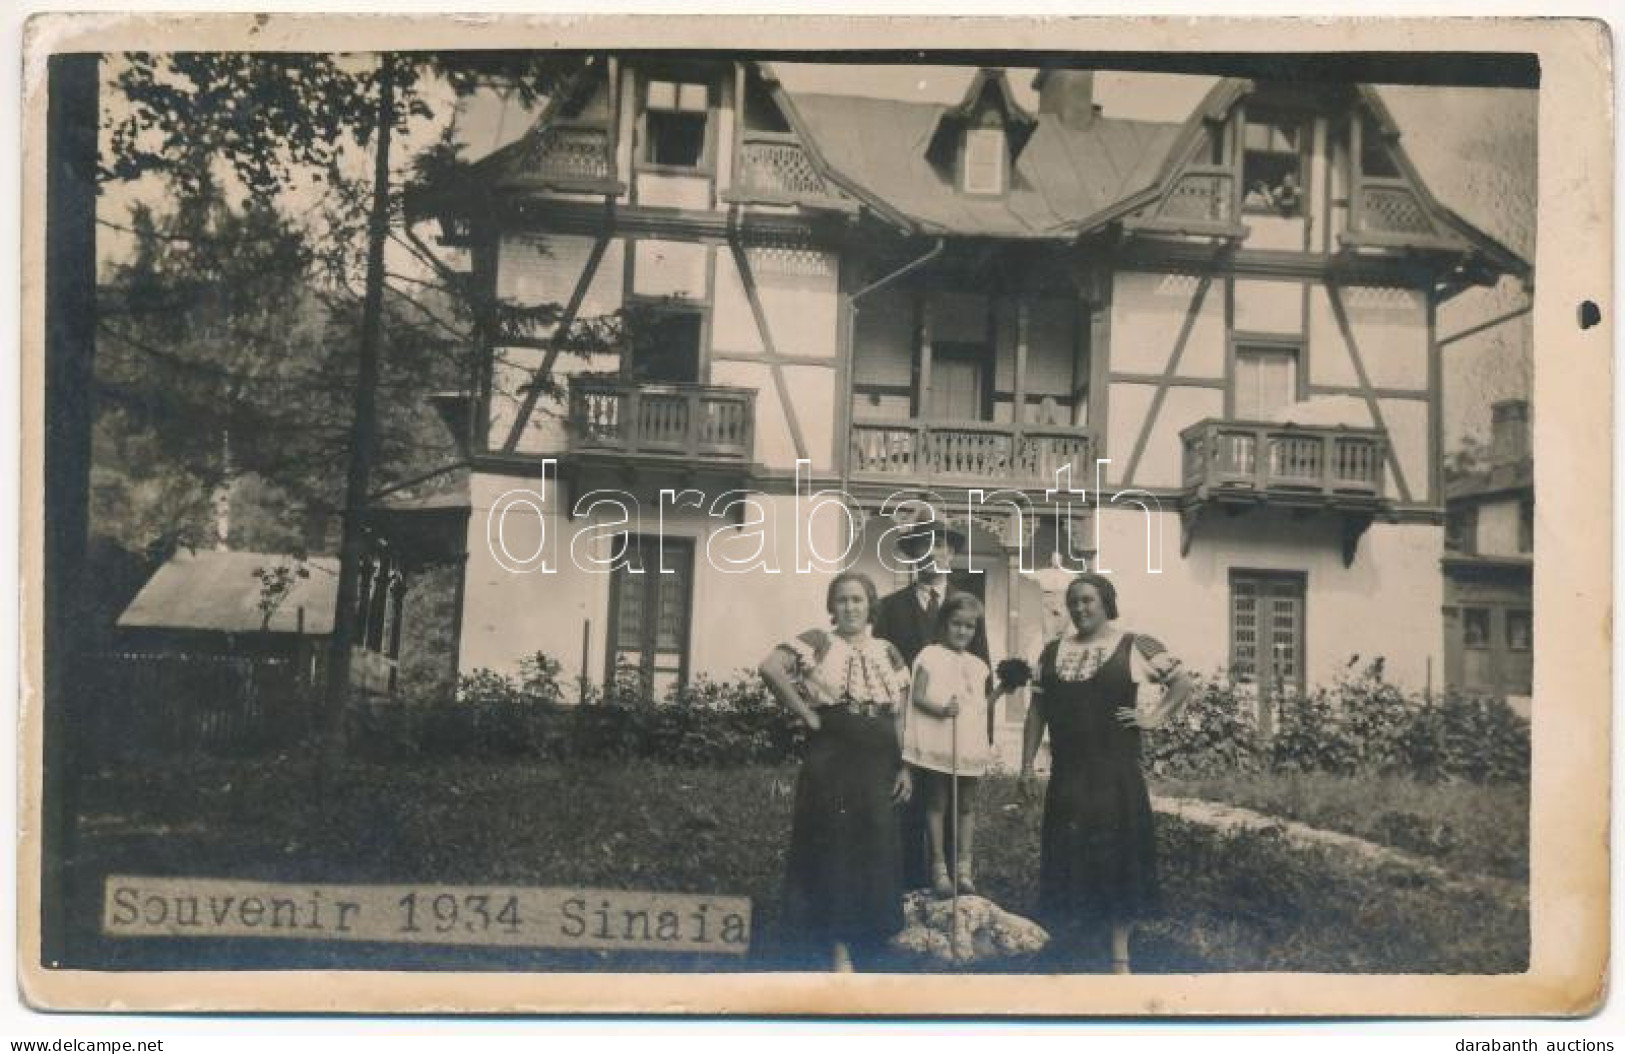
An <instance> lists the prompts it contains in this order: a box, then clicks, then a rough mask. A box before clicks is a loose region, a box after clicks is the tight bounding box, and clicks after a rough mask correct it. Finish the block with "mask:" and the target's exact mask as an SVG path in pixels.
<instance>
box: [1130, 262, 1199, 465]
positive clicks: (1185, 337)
mask: <svg viewBox="0 0 1625 1054" xmlns="http://www.w3.org/2000/svg"><path fill="white" fill-rule="evenodd" d="M1212 285H1213V276H1212V275H1210V274H1209V275H1203V276H1202V280H1201V282H1199V283H1198V284H1197V286H1196V292H1195V293H1194V294H1193V295H1192V296H1191V306H1190V307H1189V308H1188V309H1187V310H1186V311H1185V321H1184V324H1183V325H1181V326H1180V328H1179V338H1178V339H1177V340H1176V341H1175V342H1174V349H1173V351H1172V352H1171V353H1170V354H1169V356H1168V365H1167V366H1166V367H1164V368H1163V371H1162V377H1161V379H1160V381H1159V383H1158V385H1157V391H1156V393H1155V394H1154V395H1152V396H1151V406H1150V407H1149V408H1148V409H1147V410H1146V414H1145V421H1144V423H1142V424H1141V425H1140V434H1139V436H1138V438H1136V439H1135V441H1134V452H1133V453H1132V454H1130V455H1129V459H1128V468H1127V469H1125V470H1124V472H1123V476H1122V482H1123V486H1125V487H1128V486H1132V485H1133V484H1134V473H1135V472H1136V471H1137V470H1138V469H1139V467H1140V458H1141V457H1143V456H1144V455H1145V448H1146V444H1147V443H1149V442H1150V441H1151V430H1152V428H1154V427H1155V426H1156V423H1157V415H1158V414H1160V413H1161V412H1162V403H1163V400H1164V399H1166V398H1167V397H1168V387H1169V385H1170V383H1171V382H1172V380H1173V378H1174V376H1175V374H1177V373H1178V372H1179V360H1180V359H1181V358H1183V357H1184V355H1185V345H1186V344H1188V343H1189V342H1190V337H1191V332H1192V331H1193V330H1194V329H1195V328H1196V320H1197V319H1198V318H1200V317H1201V315H1202V304H1203V302H1204V301H1206V300H1207V291H1208V289H1209V288H1210V287H1211V286H1212Z"/></svg>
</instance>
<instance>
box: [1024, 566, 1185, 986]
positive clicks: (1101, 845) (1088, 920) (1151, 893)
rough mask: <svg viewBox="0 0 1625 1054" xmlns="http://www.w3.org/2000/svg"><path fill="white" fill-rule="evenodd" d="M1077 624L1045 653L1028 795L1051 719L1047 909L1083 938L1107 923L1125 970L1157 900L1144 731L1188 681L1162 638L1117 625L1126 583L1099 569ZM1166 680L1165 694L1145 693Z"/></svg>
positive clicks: (1080, 592)
mask: <svg viewBox="0 0 1625 1054" xmlns="http://www.w3.org/2000/svg"><path fill="white" fill-rule="evenodd" d="M1066 607H1067V613H1068V615H1070V616H1071V619H1072V625H1073V632H1072V633H1070V634H1064V635H1062V636H1061V637H1059V638H1058V639H1056V640H1054V641H1051V642H1050V643H1049V645H1048V646H1047V647H1045V648H1044V651H1043V655H1042V656H1041V658H1040V659H1039V664H1038V672H1037V677H1036V683H1035V686H1034V701H1033V705H1032V706H1031V707H1030V708H1029V709H1028V711H1027V723H1026V726H1025V729H1024V733H1025V734H1024V736H1023V739H1022V751H1021V780H1022V786H1023V789H1024V791H1025V792H1026V793H1025V794H1024V797H1026V798H1028V800H1030V799H1031V796H1032V795H1031V790H1032V786H1033V768H1032V765H1033V756H1034V755H1035V754H1036V753H1037V752H1038V745H1039V743H1040V742H1041V741H1042V739H1043V736H1044V729H1045V727H1046V726H1048V728H1049V735H1050V757H1051V771H1050V780H1049V790H1048V793H1047V794H1046V795H1045V798H1044V821H1043V828H1042V840H1041V849H1040V857H1039V877H1038V900H1039V914H1040V917H1041V918H1042V920H1043V921H1044V923H1045V924H1046V925H1047V926H1048V927H1049V928H1050V931H1051V934H1052V935H1053V936H1054V937H1055V938H1056V939H1057V940H1058V941H1059V942H1061V943H1063V944H1072V945H1074V947H1075V946H1076V944H1077V942H1078V941H1079V939H1080V938H1087V937H1088V936H1089V935H1090V934H1092V933H1098V932H1099V929H1100V928H1101V927H1110V930H1111V956H1112V969H1113V971H1114V972H1117V973H1127V972H1128V968H1129V934H1130V931H1131V928H1132V926H1133V923H1134V922H1135V921H1136V920H1137V919H1140V918H1144V917H1146V916H1147V915H1149V914H1151V913H1152V912H1154V911H1155V910H1156V908H1157V906H1158V899H1159V891H1158V886H1157V866H1156V838H1155V832H1154V830H1153V827H1152V817H1151V800H1150V796H1149V795H1148V794H1147V792H1146V787H1145V777H1144V776H1143V775H1142V774H1141V772H1140V730H1141V729H1145V728H1156V727H1158V726H1160V725H1161V724H1163V723H1164V722H1165V721H1167V720H1168V718H1170V717H1172V716H1173V715H1174V714H1175V713H1177V712H1178V711H1179V710H1181V709H1182V708H1183V707H1184V705H1185V703H1186V701H1187V700H1188V699H1189V698H1190V694H1191V687H1192V686H1191V681H1190V677H1189V675H1187V674H1186V673H1185V672H1184V671H1183V670H1182V669H1181V668H1180V666H1179V662H1178V660H1176V659H1174V658H1173V656H1171V655H1169V654H1168V652H1167V651H1166V650H1164V648H1163V646H1162V645H1161V644H1160V643H1158V642H1157V640H1156V639H1155V638H1153V637H1148V636H1145V635H1143V634H1135V633H1127V632H1123V631H1122V630H1119V629H1118V628H1117V627H1116V626H1114V625H1113V622H1114V621H1115V620H1116V618H1117V590H1116V588H1115V587H1114V586H1113V585H1112V583H1111V581H1110V580H1109V579H1106V578H1103V577H1101V576H1100V575H1094V574H1084V575H1079V576H1078V577H1077V578H1076V579H1074V580H1073V581H1072V584H1071V585H1069V586H1068V587H1067V591H1066ZM1144 684H1154V685H1161V686H1162V687H1163V688H1164V692H1163V695H1162V698H1161V699H1160V701H1159V700H1147V699H1142V698H1140V686H1141V685H1144Z"/></svg>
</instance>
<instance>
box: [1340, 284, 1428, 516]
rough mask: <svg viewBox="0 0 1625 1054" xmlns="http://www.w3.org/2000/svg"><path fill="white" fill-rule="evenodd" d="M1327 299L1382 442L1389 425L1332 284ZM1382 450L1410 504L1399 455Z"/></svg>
mask: <svg viewBox="0 0 1625 1054" xmlns="http://www.w3.org/2000/svg"><path fill="white" fill-rule="evenodd" d="M1326 296H1327V299H1328V300H1330V301H1331V305H1332V315H1333V317H1335V318H1336V319H1337V329H1338V332H1340V333H1341V334H1342V335H1343V343H1344V344H1345V345H1346V346H1347V347H1348V353H1349V359H1350V361H1352V362H1353V363H1354V374H1355V376H1356V377H1357V378H1358V379H1359V382H1360V392H1361V394H1362V395H1363V396H1364V397H1365V401H1366V406H1367V407H1368V408H1369V409H1370V411H1371V420H1372V422H1373V423H1374V424H1375V425H1376V426H1377V427H1378V428H1380V429H1382V434H1383V436H1384V437H1385V438H1389V437H1391V435H1392V433H1390V432H1389V431H1388V424H1387V422H1386V421H1384V420H1383V416H1382V404H1381V402H1379V401H1378V399H1377V394H1376V392H1375V390H1373V389H1372V387H1371V377H1370V375H1369V374H1367V373H1366V369H1365V359H1364V357H1363V356H1361V354H1360V346H1359V344H1358V343H1357V342H1356V341H1355V339H1354V328H1353V327H1352V326H1350V325H1349V316H1348V312H1347V311H1346V310H1345V309H1344V307H1343V294H1342V293H1340V292H1339V291H1338V287H1337V284H1336V283H1335V282H1327V283H1326ZM1383 448H1384V449H1385V450H1387V451H1388V467H1389V468H1391V469H1393V471H1394V482H1395V483H1396V484H1397V485H1398V486H1399V500H1400V501H1403V502H1410V501H1411V500H1412V499H1411V488H1410V485H1409V484H1407V483H1406V481H1405V470H1404V468H1402V467H1401V466H1400V464H1399V453H1398V452H1397V451H1396V450H1395V449H1394V444H1393V443H1392V442H1391V441H1388V442H1384V443H1383Z"/></svg>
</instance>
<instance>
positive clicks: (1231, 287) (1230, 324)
mask: <svg viewBox="0 0 1625 1054" xmlns="http://www.w3.org/2000/svg"><path fill="white" fill-rule="evenodd" d="M1224 416H1226V417H1234V416H1236V278H1235V276H1234V275H1228V274H1227V275H1225V276H1224Z"/></svg>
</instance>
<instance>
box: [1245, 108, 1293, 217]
mask: <svg viewBox="0 0 1625 1054" xmlns="http://www.w3.org/2000/svg"><path fill="white" fill-rule="evenodd" d="M1304 127H1305V122H1304V121H1303V120H1302V119H1301V118H1299V117H1297V116H1294V115H1290V114H1282V113H1279V112H1276V111H1273V110H1263V109H1259V110H1253V109H1251V108H1249V109H1248V111H1247V124H1246V128H1245V130H1244V133H1243V136H1242V157H1241V187H1242V197H1241V208H1242V211H1243V212H1251V213H1262V214H1266V215H1274V216H1301V215H1302V214H1303V191H1304V187H1305V185H1306V184H1305V180H1304V157H1303V147H1304V143H1305V141H1306V137H1305V135H1304Z"/></svg>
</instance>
